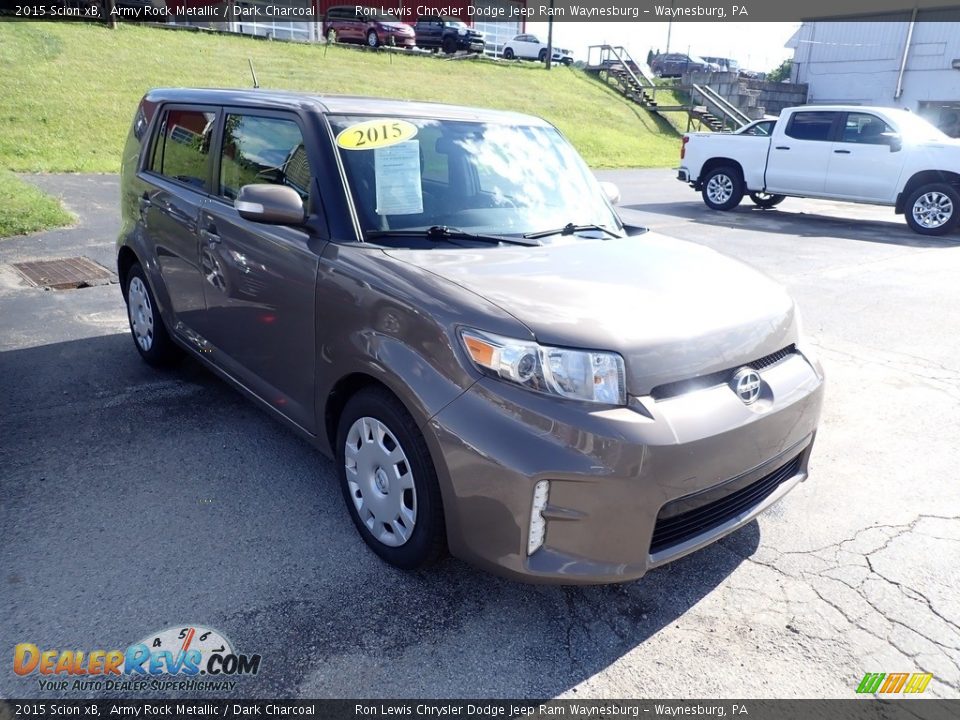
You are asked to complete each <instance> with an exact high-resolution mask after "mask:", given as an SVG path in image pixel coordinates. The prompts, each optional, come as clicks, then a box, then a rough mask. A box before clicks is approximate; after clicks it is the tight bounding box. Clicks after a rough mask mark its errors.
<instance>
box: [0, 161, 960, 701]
mask: <svg viewBox="0 0 960 720" xmlns="http://www.w3.org/2000/svg"><path fill="white" fill-rule="evenodd" d="M598 175H600V176H601V177H602V178H603V179H608V180H612V181H614V182H616V183H618V185H619V186H620V188H621V191H622V193H623V199H622V208H623V214H624V216H625V217H626V218H629V219H631V220H634V221H636V222H639V223H641V224H645V225H648V226H650V227H652V228H654V229H655V230H656V231H658V232H661V233H663V234H666V235H670V236H673V237H677V238H681V239H687V240H692V241H694V242H698V243H702V244H705V245H708V246H710V247H713V248H715V249H717V250H719V251H721V252H725V253H728V254H730V255H733V256H735V257H738V258H741V259H743V260H745V261H746V262H749V263H751V264H753V265H754V266H756V267H758V268H760V269H761V270H763V271H765V272H767V273H768V274H770V275H772V276H773V277H775V278H777V279H778V280H780V281H781V282H783V283H784V284H785V285H787V287H788V288H789V289H790V291H791V292H792V293H793V295H794V297H795V298H796V299H797V301H798V302H799V304H800V307H801V309H802V311H803V315H804V319H805V323H806V330H807V332H808V333H809V334H810V335H811V336H812V337H813V339H814V341H815V343H816V345H817V346H818V348H819V351H820V354H821V357H822V360H823V363H824V365H825V368H826V371H827V375H828V388H827V401H826V407H825V413H824V417H823V422H822V426H821V429H820V432H819V435H818V438H817V446H816V448H815V450H814V454H813V458H812V462H811V477H810V479H809V480H808V481H807V482H805V483H803V484H802V485H801V486H799V487H798V488H797V489H796V490H794V491H793V492H792V493H790V494H789V495H788V496H787V497H786V498H785V499H784V500H783V501H782V502H781V503H779V504H778V505H777V506H775V507H774V508H772V509H771V511H769V512H768V513H766V514H764V515H763V516H761V517H760V518H759V520H758V521H756V522H753V523H751V524H749V525H748V526H746V527H745V528H743V529H742V530H740V531H738V532H737V533H735V534H733V535H731V536H728V537H727V538H725V539H724V540H722V541H720V542H719V543H716V544H714V545H713V546H711V547H709V548H707V549H704V550H702V551H700V552H698V553H695V554H694V555H691V556H689V557H687V558H685V559H683V560H680V561H678V562H676V563H674V564H672V565H669V566H666V567H664V568H661V569H658V570H655V571H653V572H651V573H649V574H648V575H647V576H646V577H644V578H643V579H641V580H639V581H637V582H634V583H630V584H626V585H615V586H605V587H587V588H559V587H539V586H529V585H523V584H517V583H514V582H510V581H506V580H501V579H499V578H495V577H492V576H490V575H487V574H485V573H483V572H480V571H478V570H475V569H473V568H471V567H470V566H468V565H466V564H464V563H462V562H459V561H457V560H453V559H448V560H446V561H444V562H443V563H442V564H441V565H440V566H439V567H437V568H434V569H432V570H430V571H425V572H422V573H419V574H414V575H410V574H405V573H403V572H400V571H398V570H395V569H392V568H390V567H388V566H386V565H384V564H383V563H382V562H380V561H379V560H378V559H377V558H376V557H375V556H374V555H373V554H372V553H371V552H369V551H368V550H367V549H366V546H365V545H364V544H363V543H362V541H361V540H360V538H359V536H358V535H357V533H356V532H355V530H354V528H353V527H352V525H351V523H350V520H349V517H348V515H347V512H346V509H345V507H344V505H343V500H342V498H341V496H340V492H339V489H338V487H337V484H336V480H335V475H334V471H333V467H332V464H331V463H330V462H329V461H327V460H326V459H324V458H323V457H322V456H320V455H319V454H318V453H317V452H316V451H314V450H313V449H312V448H311V447H310V446H308V445H307V444H306V443H304V442H302V441H301V440H299V439H297V438H296V437H294V436H293V435H291V434H290V433H288V432H287V431H286V430H284V429H283V428H282V427H281V426H280V425H278V424H277V423H276V422H274V421H273V420H271V419H270V418H269V417H268V416H266V415H265V414H264V413H262V412H260V411H259V410H258V409H257V408H255V407H254V406H253V405H252V404H250V403H249V402H247V401H245V400H244V399H243V398H242V397H240V396H239V395H238V394H237V393H235V392H233V391H232V390H231V389H229V388H228V387H227V386H226V385H224V384H223V383H222V382H220V381H219V380H217V379H216V378H214V377H213V376H212V375H211V374H209V373H208V372H206V371H205V370H203V369H201V368H200V367H199V366H197V365H196V364H195V363H193V362H190V361H186V362H184V363H183V364H182V365H181V366H180V367H178V368H177V369H175V370H172V371H168V372H157V371H154V370H152V369H150V368H149V367H147V366H146V365H145V364H143V363H142V362H141V361H140V359H139V357H138V355H137V353H136V351H135V349H134V347H133V343H132V340H131V339H130V337H129V332H128V330H127V327H126V321H125V315H124V308H123V304H122V300H121V296H120V291H119V288H118V286H117V285H106V286H98V287H91V288H85V289H80V290H70V291H44V290H40V289H36V288H31V287H28V286H27V284H26V283H25V282H24V281H22V280H21V279H20V278H19V276H18V275H17V274H16V272H15V271H14V270H12V269H11V268H10V263H11V262H17V261H20V260H25V259H40V258H49V257H65V256H71V255H83V256H86V257H89V258H91V259H93V260H96V261H98V262H101V263H102V264H104V265H106V266H107V267H111V266H112V263H113V261H112V258H113V248H112V244H113V241H114V238H115V236H116V231H117V226H118V223H119V218H118V215H117V197H118V194H119V191H118V185H117V179H116V178H115V177H111V176H82V175H74V176H38V177H35V178H32V181H33V182H36V183H37V184H38V185H39V186H41V187H42V188H44V189H45V190H47V191H48V192H53V193H55V194H61V195H62V196H63V197H64V199H65V202H66V204H67V205H68V207H70V208H71V209H72V210H73V211H74V212H75V213H77V215H78V217H79V220H78V223H77V225H76V226H75V227H73V228H70V229H66V230H59V231H53V232H47V233H39V234H35V235H30V236H26V237H18V238H8V239H5V240H2V241H0V398H2V399H3V404H2V411H0V466H2V468H3V472H2V473H0V498H2V502H0V528H2V534H0V538H2V540H0V617H2V622H0V648H3V652H4V653H5V654H6V657H7V658H8V660H7V661H6V662H9V658H10V657H11V653H12V648H13V647H14V646H15V645H16V644H18V643H25V642H30V643H35V644H37V645H38V646H40V647H41V648H42V649H48V648H56V649H85V650H92V649H114V648H117V649H122V648H126V647H127V646H128V645H130V644H131V643H134V642H136V641H138V640H140V639H141V638H144V637H147V636H149V635H151V634H152V633H155V632H157V631H160V630H163V629H164V628H169V627H174V626H187V625H192V626H197V625H199V626H204V627H208V628H214V629H216V630H218V631H220V632H221V633H223V635H225V636H226V637H228V638H229V639H230V641H231V643H232V645H233V647H234V648H235V649H236V650H237V651H239V652H243V653H247V654H251V653H258V654H260V655H261V656H262V664H261V668H260V671H259V673H258V674H257V675H255V676H246V677H237V678H236V686H235V687H234V688H233V689H232V690H230V691H226V692H222V693H220V694H221V695H225V696H234V697H248V698H249V697H370V698H374V697H427V698H429V697H474V698H480V697H504V698H506V697H510V698H520V697H531V698H533V697H554V696H565V697H691V696H703V697H710V696H719V697H728V698H742V697H852V696H853V695H854V690H855V688H856V686H857V684H858V683H859V681H860V678H861V677H862V676H863V674H864V673H865V672H930V673H932V674H933V676H934V679H933V681H932V682H931V684H930V685H929V687H928V689H927V695H933V696H937V697H960V594H958V587H960V569H958V563H957V558H958V557H960V483H958V479H960V471H958V468H960V443H958V442H957V435H958V429H960V284H958V283H957V280H956V278H957V277H960V235H954V236H952V237H950V238H947V239H938V240H931V239H926V238H921V237H919V236H917V235H914V234H913V233H911V232H910V231H909V230H908V229H907V228H906V226H905V224H904V223H903V220H902V218H897V217H895V216H894V215H893V212H892V210H889V209H884V208H875V207H867V206H854V205H848V204H843V203H829V202H819V201H804V200H790V199H788V200H787V201H786V202H784V203H783V205H781V206H780V207H779V208H778V209H775V210H768V211H760V210H757V209H755V208H752V207H750V203H749V201H747V202H745V203H744V205H743V206H742V207H741V208H739V209H737V210H735V211H733V212H729V213H716V212H711V211H709V210H707V209H706V208H705V207H704V206H703V204H702V202H701V201H700V199H699V196H697V195H696V194H695V193H694V192H693V191H692V190H690V189H688V188H686V187H685V186H684V185H682V184H681V183H679V182H677V181H675V180H674V179H673V175H672V173H671V172H670V171H663V170H652V171H611V172H600V173H598ZM656 311H657V309H656V308H640V309H638V312H639V317H640V318H641V319H642V316H643V313H645V312H650V313H655V312H656ZM71 679H72V678H71ZM109 694H116V693H109ZM163 694H164V693H151V694H150V695H151V696H153V697H158V696H162V695H163ZM169 694H170V695H171V696H174V695H176V693H169ZM207 694H208V695H209V694H210V693H207ZM85 695H91V696H95V695H97V693H96V692H88V693H83V692H80V693H77V692H71V691H70V690H69V689H68V690H64V691H50V690H41V689H40V688H39V686H38V680H37V675H31V676H27V677H19V676H16V675H15V674H14V673H13V672H11V667H10V665H6V666H5V667H0V696H7V697H24V696H31V697H55V696H64V697H77V696H85Z"/></svg>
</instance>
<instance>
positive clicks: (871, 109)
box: [787, 105, 909, 113]
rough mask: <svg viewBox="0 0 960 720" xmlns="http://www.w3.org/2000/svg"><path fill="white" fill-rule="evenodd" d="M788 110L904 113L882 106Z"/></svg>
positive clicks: (899, 109)
mask: <svg viewBox="0 0 960 720" xmlns="http://www.w3.org/2000/svg"><path fill="white" fill-rule="evenodd" d="M787 109H788V110H794V111H795V110H804V111H818V110H819V111H821V112H875V113H905V112H909V111H908V110H905V109H903V108H895V107H883V106H882V105H798V106H797V107H792V108H787Z"/></svg>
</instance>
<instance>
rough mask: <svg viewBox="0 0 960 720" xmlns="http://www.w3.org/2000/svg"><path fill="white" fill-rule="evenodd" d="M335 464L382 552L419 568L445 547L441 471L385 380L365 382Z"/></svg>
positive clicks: (343, 429)
mask: <svg viewBox="0 0 960 720" xmlns="http://www.w3.org/2000/svg"><path fill="white" fill-rule="evenodd" d="M337 469H338V473H339V475H340V487H341V490H342V491H343V497H344V499H345V500H346V503H347V510H348V511H349V513H350V517H351V518H352V519H353V523H354V525H356V527H357V530H358V531H359V532H360V535H361V537H363V540H364V542H366V543H367V545H368V546H369V547H370V548H371V549H372V550H373V551H374V552H375V553H376V554H377V555H379V556H380V557H381V558H382V559H383V560H385V561H386V562H388V563H390V564H391V565H394V566H396V567H399V568H402V569H404V570H416V569H418V568H420V567H423V566H425V565H429V564H431V563H432V562H434V561H436V560H437V559H439V558H440V557H441V556H442V555H443V554H444V551H445V548H446V530H445V526H444V520H443V503H442V500H441V498H440V486H439V484H438V483H437V473H436V470H435V469H434V466H433V461H432V460H431V458H430V451H429V449H428V448H427V444H426V441H425V440H424V439H423V435H422V434H421V433H420V431H419V430H418V429H417V424H416V422H414V419H413V418H412V417H410V413H408V412H407V410H406V408H405V407H404V406H403V404H402V403H401V402H400V401H399V400H398V399H397V398H396V396H394V395H393V394H392V393H390V392H389V391H387V390H386V389H385V388H367V389H364V390H361V391H360V392H358V393H357V394H356V395H354V396H353V397H352V398H351V399H350V400H349V402H347V405H346V407H345V408H344V410H343V413H342V414H341V416H340V422H339V424H338V429H337Z"/></svg>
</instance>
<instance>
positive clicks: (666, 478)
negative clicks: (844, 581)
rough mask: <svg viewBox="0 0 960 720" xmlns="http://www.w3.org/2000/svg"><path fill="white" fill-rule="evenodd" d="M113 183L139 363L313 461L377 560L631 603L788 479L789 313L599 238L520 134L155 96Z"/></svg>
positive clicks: (794, 384)
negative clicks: (462, 568) (173, 374)
mask: <svg viewBox="0 0 960 720" xmlns="http://www.w3.org/2000/svg"><path fill="white" fill-rule="evenodd" d="M122 173H123V174H122V191H121V192H122V215H123V224H122V230H121V233H120V236H119V240H118V246H117V249H118V255H117V263H118V270H119V275H120V278H121V287H122V289H123V296H124V298H125V299H126V303H127V307H128V310H129V318H130V328H131V330H132V333H133V338H134V341H135V345H136V348H137V350H138V351H139V352H140V354H141V355H142V356H143V358H144V359H145V360H146V361H147V362H149V363H152V364H163V363H168V362H170V361H171V360H172V359H174V358H175V357H176V356H177V355H178V354H179V353H182V352H187V353H189V354H190V355H192V356H193V357H194V358H196V359H197V360H198V361H199V362H201V363H203V364H204V365H206V366H207V367H209V368H210V369H212V370H213V371H214V372H216V373H217V374H219V375H220V376H221V377H223V378H224V379H225V380H227V381H228V382H230V383H231V384H232V385H234V386H235V387H237V388H238V389H240V390H241V391H242V392H243V393H245V394H246V395H248V396H249V397H250V398H252V399H253V400H254V401H255V402H257V403H258V404H260V405H261V406H262V407H264V408H266V409H267V410H268V411H269V412H270V413H272V414H273V415H274V416H276V417H277V418H278V419H279V420H281V421H282V422H284V423H285V424H287V425H288V426H289V427H290V428H292V429H293V430H295V431H297V432H299V433H301V434H302V435H303V436H305V437H306V438H308V439H309V440H310V441H312V442H313V443H314V444H315V445H316V446H317V447H318V448H319V449H320V450H321V451H322V452H324V453H325V454H327V455H328V456H331V457H333V458H335V461H336V468H337V472H338V473H339V477H340V483H341V487H342V491H343V496H344V498H345V501H346V506H347V509H348V511H349V513H350V515H351V517H352V518H353V521H354V523H355V525H356V527H357V529H358V531H359V533H360V535H361V536H362V537H363V539H364V540H365V541H366V543H367V544H368V545H369V546H370V547H371V548H372V549H373V550H374V552H376V553H377V554H378V555H379V556H380V557H381V558H383V559H384V560H386V561H387V562H390V563H393V564H394V565H397V566H399V567H403V568H415V567H420V566H421V565H424V564H425V563H427V562H429V561H431V560H433V559H435V558H437V557H438V556H440V555H441V554H442V553H443V552H445V551H446V550H447V549H449V551H450V552H452V553H453V554H454V555H456V556H458V557H461V558H464V559H466V560H469V561H471V562H473V563H476V564H477V565H480V566H482V567H484V568H487V569H489V570H492V571H494V572H499V573H501V574H505V575H508V576H511V577H515V578H520V579H525V580H531V581H540V582H559V583H594V582H614V581H622V580H628V579H631V578H638V577H640V576H641V575H643V574H644V573H645V572H646V571H647V570H648V569H650V568H652V567H655V566H658V565H662V564H663V563H666V562H669V561H671V560H674V559H675V558H678V557H681V556H682V555H685V554H687V553H689V552H692V551H694V550H696V549H698V548H700V547H702V546H704V545H706V544H708V543H710V542H712V541H714V540H716V539H717V538H719V537H722V536H723V535H725V534H726V533H729V532H731V531H732V530H734V529H736V528H738V527H740V526H742V525H744V524H745V523H747V522H749V521H750V520H751V519H753V518H754V517H755V516H756V515H757V514H759V513H760V512H762V511H763V510H764V509H765V508H767V507H769V506H770V505H771V504H773V503H775V502H776V501H777V500H779V499H780V498H781V497H783V496H784V494H785V493H787V492H789V491H790V489H791V488H793V487H794V486H795V485H796V484H797V483H799V482H800V481H801V480H803V479H805V478H806V476H807V462H808V458H809V457H810V452H811V448H812V446H813V442H814V435H815V432H816V429H817V421H818V418H819V415H820V406H821V401H822V395H823V375H822V371H821V369H820V365H819V364H818V362H817V361H816V360H815V359H814V358H813V357H812V356H811V355H810V347H809V345H808V344H807V343H806V341H805V340H804V338H803V335H802V333H801V330H800V319H799V315H798V313H797V310H796V307H795V306H794V303H793V301H792V300H791V299H790V297H789V296H788V295H787V294H786V292H784V290H783V289H782V288H781V287H780V286H779V285H777V284H776V283H775V282H773V281H771V280H770V279H768V278H766V277H765V276H763V275H761V274H760V273H758V272H757V271H755V270H753V269H751V268H749V267H747V266H746V265H743V264H741V263H739V262H736V261H734V260H731V259H728V258H726V257H723V256H721V255H720V254H718V253H716V252H714V251H712V250H709V249H707V248H705V247H702V246H699V245H695V244H691V243H685V242H680V241H676V240H671V239H668V238H664V237H659V236H657V235H655V234H654V233H650V232H646V231H644V230H643V229H642V228H638V227H630V226H625V225H624V224H623V223H622V222H621V220H620V219H619V217H618V215H617V213H616V212H615V211H614V209H613V206H612V204H611V198H612V197H614V196H615V193H616V189H615V188H613V187H612V186H603V185H601V184H600V183H598V182H597V181H596V180H595V179H594V177H593V175H592V174H591V173H590V171H589V170H588V168H587V167H586V166H585V164H584V163H583V161H582V160H581V159H580V157H579V156H578V155H577V153H576V151H574V149H573V148H572V147H571V146H570V144H569V143H568V142H567V141H566V140H564V138H563V137H562V136H561V135H560V133H559V132H557V130H556V129H555V128H553V127H552V126H551V125H549V124H547V123H546V122H544V121H542V120H539V119H537V118H534V117H529V116H526V115H519V114H514V113H509V112H494V111H490V110H477V109H471V108H463V107H452V106H445V105H432V104H422V103H411V102H399V101H386V100H379V99H368V98H347V97H316V96H307V95H297V94H287V93H278V92H268V91H264V90H260V91H256V92H250V91H230V90H184V89H178V90H156V91H152V92H150V93H148V94H147V95H146V97H144V99H143V100H142V102H141V104H140V107H139V110H138V112H137V115H136V118H135V120H134V123H133V126H132V128H131V130H130V134H129V137H128V140H127V144H126V148H125V150H124V156H123V170H122ZM318 475H319V473H318ZM264 481H265V482H269V479H268V478H264ZM317 551H318V552H321V551H322V548H321V546H320V544H319V543H318V547H317Z"/></svg>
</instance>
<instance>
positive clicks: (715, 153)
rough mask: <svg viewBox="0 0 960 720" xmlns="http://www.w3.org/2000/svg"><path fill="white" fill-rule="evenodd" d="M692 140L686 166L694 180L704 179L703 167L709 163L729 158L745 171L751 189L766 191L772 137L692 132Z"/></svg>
mask: <svg viewBox="0 0 960 720" xmlns="http://www.w3.org/2000/svg"><path fill="white" fill-rule="evenodd" d="M689 138H690V140H689V142H687V152H686V157H685V158H684V160H685V163H684V164H685V166H686V168H687V169H688V170H689V171H690V179H691V180H692V181H699V180H702V179H703V166H704V165H706V164H707V163H708V162H709V161H711V160H714V159H716V158H726V159H729V160H731V161H733V164H736V165H739V166H740V168H741V169H742V170H743V179H744V181H745V182H746V184H747V188H748V189H749V190H762V189H763V187H764V180H763V178H764V174H765V172H766V168H767V153H768V152H769V150H770V138H766V137H763V136H757V135H731V134H728V133H692V134H689Z"/></svg>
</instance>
